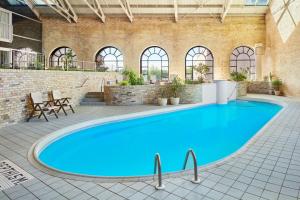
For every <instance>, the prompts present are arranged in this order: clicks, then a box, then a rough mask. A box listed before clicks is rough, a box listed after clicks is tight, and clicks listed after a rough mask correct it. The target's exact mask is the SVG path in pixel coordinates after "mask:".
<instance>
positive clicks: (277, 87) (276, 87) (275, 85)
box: [272, 79, 282, 96]
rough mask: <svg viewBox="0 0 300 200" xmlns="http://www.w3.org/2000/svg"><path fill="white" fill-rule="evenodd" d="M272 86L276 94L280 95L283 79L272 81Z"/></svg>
mask: <svg viewBox="0 0 300 200" xmlns="http://www.w3.org/2000/svg"><path fill="white" fill-rule="evenodd" d="M272 86H273V88H274V93H275V95H276V96H279V95H280V93H281V91H280V89H281V86H282V81H281V80H280V79H275V80H273V81H272Z"/></svg>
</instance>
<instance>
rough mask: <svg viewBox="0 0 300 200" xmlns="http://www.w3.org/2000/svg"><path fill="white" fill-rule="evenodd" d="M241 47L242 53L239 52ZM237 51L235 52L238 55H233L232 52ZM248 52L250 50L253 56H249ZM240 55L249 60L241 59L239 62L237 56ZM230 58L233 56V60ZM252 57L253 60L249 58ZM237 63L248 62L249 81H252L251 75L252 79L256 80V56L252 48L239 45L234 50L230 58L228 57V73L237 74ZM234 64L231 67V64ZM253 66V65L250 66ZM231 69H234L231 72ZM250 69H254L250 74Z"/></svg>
mask: <svg viewBox="0 0 300 200" xmlns="http://www.w3.org/2000/svg"><path fill="white" fill-rule="evenodd" d="M241 47H243V52H242V53H241V52H239V50H238V49H239V48H241ZM245 48H248V50H247V52H245ZM235 50H237V52H238V53H239V54H237V55H235V54H233V52H234V51H235ZM249 50H252V52H253V54H251V55H249V54H248V52H249ZM241 54H245V55H247V56H248V58H249V59H241V60H239V59H238V56H239V55H241ZM232 56H235V59H231V57H232ZM252 56H254V59H252V58H251V57H252ZM238 61H249V62H250V69H249V70H250V73H249V74H250V79H252V75H254V79H253V80H255V79H256V56H255V50H254V48H252V47H250V46H247V45H240V46H238V47H236V48H234V49H233V50H232V52H231V54H230V57H229V71H230V73H231V72H237V71H238ZM232 62H234V63H235V66H233V65H232V64H231V63H232ZM252 64H253V65H252ZM232 68H234V70H232ZM251 68H254V73H252V69H251Z"/></svg>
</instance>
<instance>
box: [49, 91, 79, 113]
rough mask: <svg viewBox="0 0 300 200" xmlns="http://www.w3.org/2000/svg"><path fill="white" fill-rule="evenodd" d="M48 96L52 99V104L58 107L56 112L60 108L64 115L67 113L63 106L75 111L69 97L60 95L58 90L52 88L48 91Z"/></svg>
mask: <svg viewBox="0 0 300 200" xmlns="http://www.w3.org/2000/svg"><path fill="white" fill-rule="evenodd" d="M50 98H51V100H52V101H53V103H54V105H55V106H58V107H59V109H58V111H57V112H59V111H60V110H62V111H63V112H64V113H65V115H67V112H66V109H65V107H69V110H71V111H72V112H73V113H75V111H74V109H73V107H72V105H71V103H70V99H71V97H62V95H61V92H60V91H59V90H52V91H51V92H50Z"/></svg>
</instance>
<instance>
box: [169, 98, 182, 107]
mask: <svg viewBox="0 0 300 200" xmlns="http://www.w3.org/2000/svg"><path fill="white" fill-rule="evenodd" d="M170 100H171V104H172V105H178V104H179V100H180V98H178V97H177V98H175V97H171V98H170Z"/></svg>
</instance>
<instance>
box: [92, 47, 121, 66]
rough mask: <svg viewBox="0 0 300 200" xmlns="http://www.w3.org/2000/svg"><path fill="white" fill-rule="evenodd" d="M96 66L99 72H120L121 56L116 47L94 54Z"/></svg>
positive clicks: (105, 48) (106, 48)
mask: <svg viewBox="0 0 300 200" xmlns="http://www.w3.org/2000/svg"><path fill="white" fill-rule="evenodd" d="M96 64H97V68H98V70H100V71H116V72H118V71H122V69H123V68H124V65H123V54H122V53H121V51H120V50H119V49H117V48H116V47H112V46H108V47H104V48H102V49H100V51H98V53H97V54H96Z"/></svg>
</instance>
